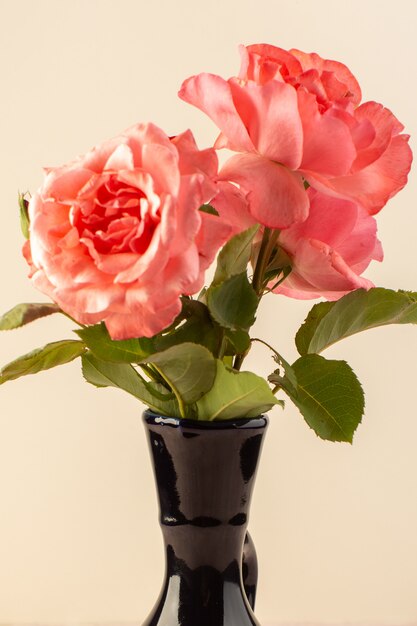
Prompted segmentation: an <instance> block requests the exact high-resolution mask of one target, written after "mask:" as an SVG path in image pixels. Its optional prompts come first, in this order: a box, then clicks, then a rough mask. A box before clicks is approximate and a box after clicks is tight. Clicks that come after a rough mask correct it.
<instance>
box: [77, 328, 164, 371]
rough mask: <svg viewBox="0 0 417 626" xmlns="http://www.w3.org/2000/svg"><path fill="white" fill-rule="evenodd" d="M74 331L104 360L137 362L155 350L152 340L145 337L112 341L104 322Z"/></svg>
mask: <svg viewBox="0 0 417 626" xmlns="http://www.w3.org/2000/svg"><path fill="white" fill-rule="evenodd" d="M74 332H75V333H76V334H77V335H78V336H79V337H81V339H82V340H83V341H84V343H85V344H86V346H87V347H88V348H89V349H90V350H91V351H92V352H93V353H94V354H95V356H96V357H98V358H99V359H103V360H104V361H113V362H114V363H137V362H138V361H140V360H141V359H143V358H144V357H146V356H148V355H149V354H151V353H152V352H154V351H155V346H154V342H153V340H152V339H148V338H147V337H141V338H140V339H124V340H121V341H114V340H113V339H111V337H110V335H109V333H108V331H107V328H106V327H105V325H104V324H96V325H95V326H87V327H86V328H82V329H81V330H76V331H74Z"/></svg>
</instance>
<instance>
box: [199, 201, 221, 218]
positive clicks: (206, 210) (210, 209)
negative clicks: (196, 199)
mask: <svg viewBox="0 0 417 626" xmlns="http://www.w3.org/2000/svg"><path fill="white" fill-rule="evenodd" d="M199 211H201V212H202V213H208V214H209V215H217V216H218V215H219V213H218V211H216V209H215V208H214V206H211V204H202V205H201V207H200V208H199Z"/></svg>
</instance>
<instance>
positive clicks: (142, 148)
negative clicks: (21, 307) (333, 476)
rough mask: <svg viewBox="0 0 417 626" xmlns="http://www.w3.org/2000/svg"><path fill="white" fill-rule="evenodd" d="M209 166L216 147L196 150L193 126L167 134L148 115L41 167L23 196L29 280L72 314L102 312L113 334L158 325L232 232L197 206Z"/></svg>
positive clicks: (209, 179) (134, 333) (206, 195)
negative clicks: (58, 163)
mask: <svg viewBox="0 0 417 626" xmlns="http://www.w3.org/2000/svg"><path fill="white" fill-rule="evenodd" d="M216 173H217V157H216V154H215V151H214V150H213V149H209V150H204V151H199V150H198V149H197V147H196V144H195V142H194V138H193V136H192V134H191V132H186V133H183V134H182V135H179V136H177V137H175V138H172V139H169V138H168V137H167V136H166V135H165V133H163V132H162V131H161V130H160V129H159V128H157V127H156V126H154V125H152V124H147V125H137V126H133V127H132V128H129V129H128V130H127V131H125V133H123V134H122V135H120V136H119V137H115V138H114V139H111V140H109V141H107V142H105V143H103V144H101V145H99V146H97V147H96V148H95V149H94V150H92V151H91V152H89V153H87V154H86V155H84V156H82V157H80V158H78V159H77V160H76V161H74V162H72V163H70V164H69V165H66V166H64V167H62V168H54V169H50V170H48V172H47V176H46V179H45V182H44V184H43V186H42V188H41V189H40V190H39V191H38V192H37V193H36V194H35V195H34V196H33V197H32V199H31V201H30V205H29V215H30V223H31V233H30V244H29V243H27V244H26V246H25V249H24V252H25V256H26V258H27V260H28V261H29V263H30V264H31V266H32V271H31V274H32V281H33V282H34V284H35V285H36V287H38V288H39V289H40V290H41V291H43V292H44V293H46V294H47V295H49V296H50V297H51V298H52V299H53V300H54V301H55V302H57V303H58V304H59V305H60V306H61V308H62V309H63V310H64V311H65V312H67V313H68V314H69V315H71V316H72V317H74V318H75V319H76V320H77V321H78V322H81V323H82V324H95V323H97V322H101V321H104V322H105V323H106V326H107V329H108V331H109V333H110V335H111V337H112V338H113V339H125V338H128V337H139V336H147V337H150V336H152V335H154V334H156V333H158V332H160V331H161V330H163V329H164V328H166V327H167V326H168V325H170V324H171V323H172V321H173V320H174V319H175V317H176V316H177V314H178V313H179V311H180V310H181V302H180V295H181V294H192V293H195V292H196V291H198V290H199V289H201V287H202V285H203V282H204V270H205V269H206V268H207V267H208V266H209V265H210V264H211V262H212V261H213V259H214V257H215V255H216V253H217V251H218V249H219V248H220V246H221V245H222V244H223V243H224V242H225V241H226V239H227V238H228V237H229V235H230V231H231V228H230V226H228V225H227V224H225V223H224V222H222V221H221V220H220V219H219V218H218V217H216V216H214V215H209V214H207V213H203V212H201V211H199V208H200V206H201V205H202V204H203V203H205V202H207V201H209V200H210V199H211V198H212V197H213V195H215V193H216V186H215V184H214V182H213V179H214V177H215V175H216Z"/></svg>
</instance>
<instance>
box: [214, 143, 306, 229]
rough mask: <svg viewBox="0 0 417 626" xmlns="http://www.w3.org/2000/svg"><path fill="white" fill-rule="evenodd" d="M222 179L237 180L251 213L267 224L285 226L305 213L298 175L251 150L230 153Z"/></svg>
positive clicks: (278, 226)
mask: <svg viewBox="0 0 417 626" xmlns="http://www.w3.org/2000/svg"><path fill="white" fill-rule="evenodd" d="M219 178H220V179H221V180H226V181H233V182H236V183H238V184H239V185H240V186H241V188H242V189H243V190H244V191H245V192H246V193H247V199H248V201H249V210H250V213H251V214H252V216H253V217H254V218H255V219H256V220H257V221H258V222H260V223H261V224H263V225H264V226H268V227H269V228H288V227H289V226H291V225H292V224H294V223H296V222H302V221H303V220H305V219H306V217H307V215H308V208H309V199H308V196H307V193H306V192H305V190H304V186H303V182H302V179H301V176H298V175H297V174H295V173H293V172H291V171H290V170H288V169H287V168H286V167H283V166H282V165H279V164H277V163H273V162H272V161H269V160H268V159H265V158H263V157H261V156H257V155H253V154H242V155H236V156H233V157H231V158H230V159H229V160H228V161H227V162H226V163H225V165H224V166H223V167H222V169H221V171H220V174H219Z"/></svg>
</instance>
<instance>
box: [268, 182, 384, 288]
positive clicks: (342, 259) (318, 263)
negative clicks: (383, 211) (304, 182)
mask: <svg viewBox="0 0 417 626" xmlns="http://www.w3.org/2000/svg"><path fill="white" fill-rule="evenodd" d="M308 194H309V197H310V214H309V216H308V218H307V219H306V220H305V222H303V223H302V224H296V225H294V226H292V227H291V228H287V229H286V230H284V231H282V232H281V233H280V236H279V241H278V243H279V245H280V246H281V247H282V248H283V249H284V250H285V251H286V252H287V254H288V255H289V257H290V258H291V261H292V271H291V273H290V274H289V276H288V277H287V278H286V279H285V280H284V282H283V283H281V285H280V286H279V287H278V288H277V289H275V290H274V291H275V293H281V294H283V295H286V296H290V297H292V298H299V299H309V298H318V297H319V296H323V297H324V298H326V299H327V300H337V299H338V298H340V297H341V296H343V295H344V294H345V293H348V292H349V291H352V290H353V289H358V288H364V289H369V288H370V287H373V283H372V282H371V281H369V280H367V279H366V278H362V277H361V276H360V275H361V274H362V272H363V271H364V270H365V269H366V268H367V267H368V265H369V263H370V262H371V261H372V260H377V261H382V257H383V254H382V248H381V244H380V242H379V240H378V239H377V236H376V230H377V229H376V221H375V218H373V217H372V216H370V215H369V214H368V213H367V211H366V210H365V209H364V208H362V207H361V206H360V205H359V204H356V203H354V202H352V201H350V200H341V199H339V198H332V197H330V196H327V195H324V194H322V193H320V192H317V191H314V190H312V189H309V190H308ZM271 287H272V285H271Z"/></svg>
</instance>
